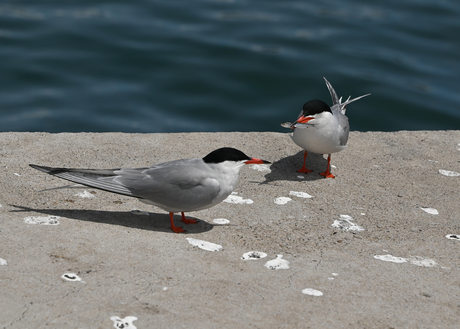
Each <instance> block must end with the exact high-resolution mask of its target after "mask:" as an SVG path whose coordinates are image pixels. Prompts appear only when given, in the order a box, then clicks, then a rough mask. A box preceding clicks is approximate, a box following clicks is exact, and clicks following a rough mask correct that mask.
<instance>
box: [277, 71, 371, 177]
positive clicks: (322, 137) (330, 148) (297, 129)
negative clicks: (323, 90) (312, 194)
mask: <svg viewBox="0 0 460 329" xmlns="http://www.w3.org/2000/svg"><path fill="white" fill-rule="evenodd" d="M323 79H324V81H325V82H326V86H327V88H328V89H329V92H330V94H331V97H332V103H333V104H332V106H331V107H329V106H328V105H327V104H326V103H324V102H323V101H321V100H318V99H314V100H311V101H308V102H307V103H305V104H304V106H303V109H302V111H301V112H300V114H299V116H298V118H297V120H296V121H295V122H283V123H282V124H281V126H283V127H285V128H290V129H291V130H292V134H291V138H292V140H293V141H294V143H296V144H297V145H299V146H300V147H301V148H302V149H304V158H303V166H302V168H300V169H299V170H298V172H301V173H308V172H311V170H309V169H307V168H306V166H305V163H306V160H307V154H308V152H313V153H318V154H327V155H328V158H327V169H326V171H325V172H323V173H321V174H320V175H322V176H324V177H326V178H335V176H334V175H333V174H332V173H331V171H330V166H331V154H332V153H336V152H340V151H342V150H344V149H345V148H346V147H347V141H348V134H349V132H350V124H349V122H348V117H347V116H346V115H345V111H346V106H347V105H348V104H350V103H352V102H354V101H357V100H358V99H361V98H363V97H366V96H369V95H370V94H367V95H363V96H359V97H356V98H353V99H350V98H351V97H348V99H347V100H346V101H344V102H343V103H342V97H340V98H339V97H338V96H337V93H336V92H335V90H334V88H332V85H331V84H330V83H329V81H327V80H326V78H323Z"/></svg>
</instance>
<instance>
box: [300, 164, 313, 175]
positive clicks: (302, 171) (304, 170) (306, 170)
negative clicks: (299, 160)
mask: <svg viewBox="0 0 460 329" xmlns="http://www.w3.org/2000/svg"><path fill="white" fill-rule="evenodd" d="M297 172H300V173H303V174H308V173H309V172H313V170H310V169H307V168H306V167H305V166H303V167H302V168H300V169H299V170H297Z"/></svg>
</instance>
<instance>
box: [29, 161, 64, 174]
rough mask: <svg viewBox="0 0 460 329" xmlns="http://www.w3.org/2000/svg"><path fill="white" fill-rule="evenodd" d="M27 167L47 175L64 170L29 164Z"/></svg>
mask: <svg viewBox="0 0 460 329" xmlns="http://www.w3.org/2000/svg"><path fill="white" fill-rule="evenodd" d="M29 166H30V167H32V168H34V169H37V170H40V171H43V172H45V173H47V174H50V175H54V174H58V173H60V172H63V171H65V169H63V168H51V167H46V166H38V165H34V164H29Z"/></svg>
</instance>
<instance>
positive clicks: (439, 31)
mask: <svg viewBox="0 0 460 329" xmlns="http://www.w3.org/2000/svg"><path fill="white" fill-rule="evenodd" d="M459 35H460V2H459V1H458V0H445V1H443V0H431V1H429V0H402V1H401V0H398V1H396V0H390V1H388V0H386V1H373V2H369V1H364V0H354V1H343V0H342V1H339V0H329V1H322V2H319V1H316V2H313V1H311V2H310V1H292V0H291V1H290V0H284V1H279V0H252V1H250V0H245V1H238V0H198V1H185V0H167V1H166V0H163V1H147V0H138V1H117V0H111V1H100V0H92V1H86V0H81V1H36V0H33V1H20V0H15V1H13V0H4V1H2V2H1V3H0V131H48V132H64V131H65V132H80V131H93V132H106V131H120V132H185V131H285V130H284V129H283V128H282V127H281V126H280V125H279V123H280V122H283V121H290V120H293V119H295V118H296V117H297V114H298V113H299V111H300V110H301V108H302V105H303V104H304V103H305V102H306V101H308V100H310V99H314V98H319V99H322V100H324V101H326V102H327V103H328V104H331V99H330V96H329V93H328V90H327V88H326V85H325V84H324V81H323V79H322V77H323V76H325V77H326V78H327V79H328V80H329V81H330V82H331V84H332V85H333V86H334V88H335V90H336V91H337V93H338V94H339V96H344V97H348V96H349V95H351V96H352V97H356V96H359V95H362V94H366V93H372V96H369V97H366V98H364V99H362V100H359V101H357V102H356V103H353V104H352V105H350V106H349V107H348V111H347V115H348V116H349V118H350V122H351V129H352V130H360V131H368V130H382V131H395V130H421V129H433V130H434V129H460V60H459V58H460V38H459Z"/></svg>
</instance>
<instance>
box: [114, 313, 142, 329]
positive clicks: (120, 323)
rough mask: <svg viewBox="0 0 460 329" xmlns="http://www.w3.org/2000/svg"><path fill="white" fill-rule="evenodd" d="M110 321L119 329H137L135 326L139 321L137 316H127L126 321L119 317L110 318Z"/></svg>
mask: <svg viewBox="0 0 460 329" xmlns="http://www.w3.org/2000/svg"><path fill="white" fill-rule="evenodd" d="M110 320H112V321H113V326H114V327H115V328H118V329H137V327H136V326H135V325H134V324H133V322H134V321H136V320H137V318H136V317H135V316H127V317H125V318H124V319H121V318H120V317H118V316H112V317H110Z"/></svg>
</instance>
